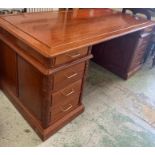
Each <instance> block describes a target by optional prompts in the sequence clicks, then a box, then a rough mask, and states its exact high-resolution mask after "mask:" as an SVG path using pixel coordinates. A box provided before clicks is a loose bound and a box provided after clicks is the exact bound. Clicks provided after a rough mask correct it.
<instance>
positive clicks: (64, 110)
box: [61, 104, 73, 112]
mask: <svg viewBox="0 0 155 155" xmlns="http://www.w3.org/2000/svg"><path fill="white" fill-rule="evenodd" d="M72 107H73V106H72V105H71V104H69V107H68V108H66V109H64V108H61V110H62V111H63V112H66V111H68V110H70V109H71V108H72Z"/></svg>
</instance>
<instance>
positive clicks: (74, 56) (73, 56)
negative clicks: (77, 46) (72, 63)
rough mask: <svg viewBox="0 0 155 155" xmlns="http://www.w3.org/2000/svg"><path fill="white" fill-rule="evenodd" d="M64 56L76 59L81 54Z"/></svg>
mask: <svg viewBox="0 0 155 155" xmlns="http://www.w3.org/2000/svg"><path fill="white" fill-rule="evenodd" d="M66 55H67V56H69V57H71V58H76V57H79V56H80V55H81V54H80V53H75V54H66Z"/></svg>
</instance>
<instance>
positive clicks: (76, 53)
mask: <svg viewBox="0 0 155 155" xmlns="http://www.w3.org/2000/svg"><path fill="white" fill-rule="evenodd" d="M87 54H88V47H84V48H81V49H77V50H73V51H70V52H68V53H65V54H62V55H59V56H57V57H56V58H55V66H58V65H62V64H65V63H68V62H72V61H74V60H76V59H79V58H82V57H84V56H86V55H87Z"/></svg>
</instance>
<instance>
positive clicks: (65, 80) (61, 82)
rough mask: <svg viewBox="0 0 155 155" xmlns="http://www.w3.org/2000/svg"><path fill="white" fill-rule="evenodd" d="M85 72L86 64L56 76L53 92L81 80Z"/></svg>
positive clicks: (63, 71) (58, 73)
mask: <svg viewBox="0 0 155 155" xmlns="http://www.w3.org/2000/svg"><path fill="white" fill-rule="evenodd" d="M84 70H85V62H82V63H80V64H77V65H73V66H71V67H69V68H67V69H64V70H61V71H59V72H57V73H55V74H54V83H53V90H54V91H57V90H59V89H61V88H64V87H65V86H67V85H69V84H71V83H73V82H75V81H77V80H79V79H81V78H82V77H83V74H84Z"/></svg>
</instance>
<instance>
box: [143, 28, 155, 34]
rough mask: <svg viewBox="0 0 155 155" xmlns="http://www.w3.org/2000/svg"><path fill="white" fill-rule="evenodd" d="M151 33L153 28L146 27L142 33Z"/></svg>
mask: <svg viewBox="0 0 155 155" xmlns="http://www.w3.org/2000/svg"><path fill="white" fill-rule="evenodd" d="M152 31H153V27H147V28H145V29H144V30H143V33H145V32H152Z"/></svg>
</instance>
